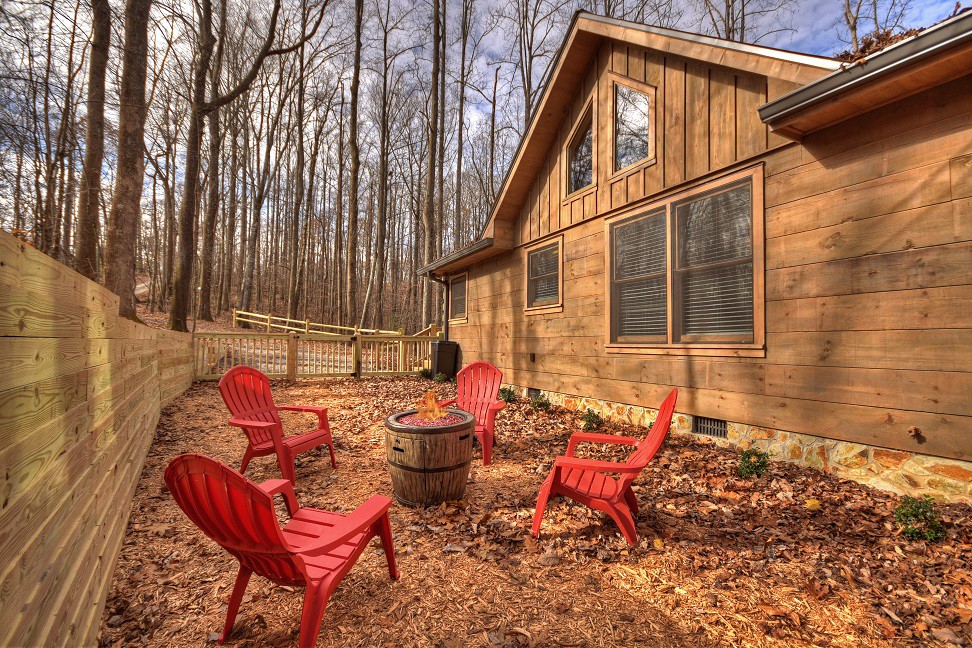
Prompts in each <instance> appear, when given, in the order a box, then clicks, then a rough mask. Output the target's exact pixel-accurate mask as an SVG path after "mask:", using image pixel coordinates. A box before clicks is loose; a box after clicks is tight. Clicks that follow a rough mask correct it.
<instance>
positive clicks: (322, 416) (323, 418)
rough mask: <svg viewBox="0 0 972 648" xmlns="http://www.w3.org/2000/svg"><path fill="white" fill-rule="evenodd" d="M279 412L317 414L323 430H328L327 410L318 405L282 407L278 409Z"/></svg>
mask: <svg viewBox="0 0 972 648" xmlns="http://www.w3.org/2000/svg"><path fill="white" fill-rule="evenodd" d="M277 409H278V410H286V411H288V412H313V413H314V414H317V422H318V425H320V427H321V429H325V428H327V408H326V407H318V406H316V405H281V406H278V407H277Z"/></svg>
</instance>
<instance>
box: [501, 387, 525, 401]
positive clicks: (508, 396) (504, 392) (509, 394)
mask: <svg viewBox="0 0 972 648" xmlns="http://www.w3.org/2000/svg"><path fill="white" fill-rule="evenodd" d="M499 397H500V400H501V401H505V402H507V403H515V402H516V401H518V400H520V398H519V396H517V395H516V390H515V389H513V388H512V387H500V391H499Z"/></svg>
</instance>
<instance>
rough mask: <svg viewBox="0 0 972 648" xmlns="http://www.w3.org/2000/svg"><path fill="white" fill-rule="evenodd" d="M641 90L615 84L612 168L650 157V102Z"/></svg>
mask: <svg viewBox="0 0 972 648" xmlns="http://www.w3.org/2000/svg"><path fill="white" fill-rule="evenodd" d="M651 99H652V97H651V95H650V94H649V93H648V92H641V91H639V90H636V89H634V88H631V87H629V86H627V85H623V84H621V83H615V84H614V170H615V171H620V170H621V169H623V168H625V167H629V166H631V165H632V164H637V163H638V162H641V161H642V160H645V159H648V158H650V157H652V155H653V153H654V152H653V150H652V145H651V144H652V142H651V138H652V128H651V103H652V101H651Z"/></svg>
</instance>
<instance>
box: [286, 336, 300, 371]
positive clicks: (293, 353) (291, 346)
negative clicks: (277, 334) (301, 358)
mask: <svg viewBox="0 0 972 648" xmlns="http://www.w3.org/2000/svg"><path fill="white" fill-rule="evenodd" d="M297 340H298V337H297V334H296V333H291V334H290V335H288V336H287V380H288V381H290V382H297Z"/></svg>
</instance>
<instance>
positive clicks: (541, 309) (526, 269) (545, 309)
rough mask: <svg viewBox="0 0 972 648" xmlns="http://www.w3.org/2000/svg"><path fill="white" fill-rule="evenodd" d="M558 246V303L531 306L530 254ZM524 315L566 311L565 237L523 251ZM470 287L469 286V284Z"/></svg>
mask: <svg viewBox="0 0 972 648" xmlns="http://www.w3.org/2000/svg"><path fill="white" fill-rule="evenodd" d="M551 245H556V246H557V302H556V303H551V304H542V305H540V306H531V305H530V253H531V252H534V251H536V250H539V249H542V248H547V247H550V246H551ZM523 251H524V255H523V313H524V315H543V314H545V313H562V312H563V310H564V235H563V234H558V235H556V236H554V237H552V238H546V239H544V240H542V241H538V242H536V243H531V244H530V245H529V246H527V247H525V248H524V249H523ZM467 285H468V284H467Z"/></svg>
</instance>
